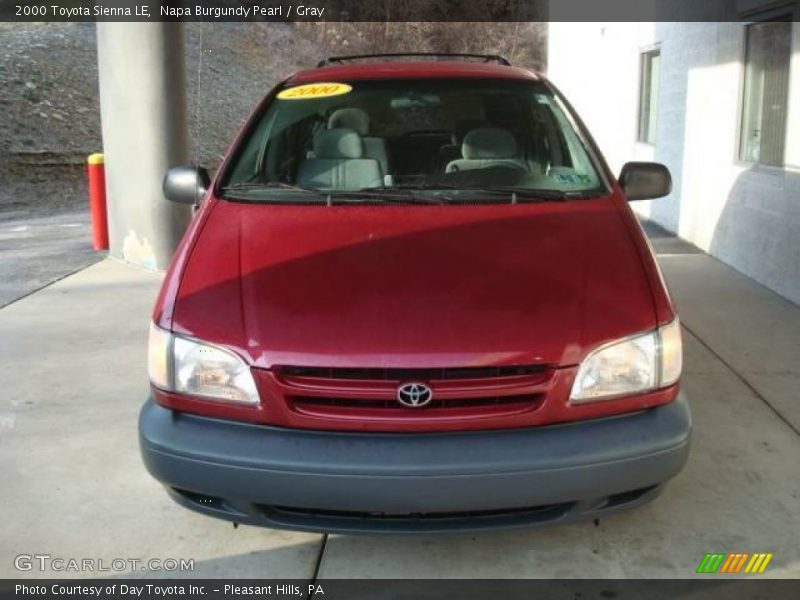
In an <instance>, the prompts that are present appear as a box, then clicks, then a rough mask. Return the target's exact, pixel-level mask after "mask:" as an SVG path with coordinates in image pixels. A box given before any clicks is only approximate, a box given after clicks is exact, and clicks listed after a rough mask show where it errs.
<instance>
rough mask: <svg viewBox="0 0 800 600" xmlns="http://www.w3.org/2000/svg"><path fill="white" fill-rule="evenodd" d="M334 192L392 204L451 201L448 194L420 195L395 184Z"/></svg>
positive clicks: (336, 194)
mask: <svg viewBox="0 0 800 600" xmlns="http://www.w3.org/2000/svg"><path fill="white" fill-rule="evenodd" d="M398 192H399V193H398ZM334 194H335V196H334V197H337V196H339V195H343V196H347V195H350V196H353V197H357V198H366V199H369V198H374V199H379V200H384V201H387V202H391V203H393V204H445V203H447V202H451V201H452V198H451V197H449V196H421V195H419V194H415V193H414V190H413V189H412V188H401V187H397V186H392V187H387V188H378V189H361V190H357V191H355V192H334Z"/></svg>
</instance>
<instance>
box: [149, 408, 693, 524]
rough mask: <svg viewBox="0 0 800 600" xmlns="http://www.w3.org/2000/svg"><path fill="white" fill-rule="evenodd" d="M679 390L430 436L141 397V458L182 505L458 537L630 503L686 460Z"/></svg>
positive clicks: (232, 514) (228, 514)
mask: <svg viewBox="0 0 800 600" xmlns="http://www.w3.org/2000/svg"><path fill="white" fill-rule="evenodd" d="M690 429H691V416H690V413H689V407H688V403H687V401H686V398H685V397H684V396H683V395H681V396H680V397H679V398H678V399H677V400H675V401H674V402H671V403H670V404H667V405H664V406H661V407H657V408H653V409H649V410H646V411H643V412H639V413H633V414H629V415H623V416H618V417H614V418H607V419H597V420H591V421H581V422H575V423H569V424H563V425H554V426H549V427H539V428H535V429H519V430H505V431H479V432H464V433H439V434H430V433H422V434H388V433H386V434H384V433H378V434H376V433H349V432H348V433H341V432H319V431H299V430H288V429H281V428H276V427H268V426H262V425H253V424H247V423H238V422H232V421H223V420H217V419H210V418H207V417H200V416H196V415H190V414H185V413H177V412H174V411H171V410H168V409H165V408H162V407H160V406H157V405H156V404H154V403H153V402H152V401H148V402H147V403H146V404H145V405H144V407H143V409H142V412H141V415H140V422H139V434H140V442H141V449H142V456H143V459H144V463H145V465H146V466H147V469H148V470H149V471H150V473H151V474H152V475H153V476H154V477H155V478H156V479H158V480H159V481H161V482H162V483H163V484H164V485H165V486H167V488H168V489H169V491H170V493H171V494H172V496H173V498H175V499H176V500H177V501H178V502H180V503H181V504H183V505H185V506H187V507H189V508H193V509H195V510H198V511H201V512H204V513H207V514H210V515H213V516H217V517H221V518H226V519H230V520H233V521H238V522H243V523H252V524H257V525H265V526H269V527H284V528H291V529H302V530H308V531H350V532H367V531H368V532H375V531H381V532H418V531H450V530H454V531H464V530H473V529H482V528H505V527H518V526H530V525H535V524H543V523H551V522H557V521H565V520H572V519H574V518H578V517H586V516H592V515H597V514H600V513H605V512H608V511H611V510H616V509H618V508H624V507H628V506H633V505H635V504H640V503H642V502H645V501H647V500H649V499H650V498H652V497H653V496H654V495H656V494H657V493H658V491H659V490H660V484H662V483H663V482H665V481H666V480H668V479H670V478H671V477H673V476H674V475H675V474H677V473H678V471H680V469H681V468H682V467H683V465H684V463H685V462H686V458H687V454H688V449H689V434H690Z"/></svg>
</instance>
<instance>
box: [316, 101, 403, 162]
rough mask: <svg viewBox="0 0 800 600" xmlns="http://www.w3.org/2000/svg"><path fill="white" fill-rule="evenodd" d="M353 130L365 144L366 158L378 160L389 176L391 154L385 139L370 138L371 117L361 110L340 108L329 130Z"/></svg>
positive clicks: (330, 122)
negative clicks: (387, 149)
mask: <svg viewBox="0 0 800 600" xmlns="http://www.w3.org/2000/svg"><path fill="white" fill-rule="evenodd" d="M340 128H345V129H353V130H355V131H356V133H358V135H360V136H361V141H362V142H363V143H364V158H374V159H375V160H377V161H378V162H379V163H380V165H381V169H382V170H383V174H384V175H388V174H389V154H388V152H387V151H386V142H385V141H384V139H383V138H379V137H370V136H369V115H368V114H367V113H366V111H363V110H361V109H360V108H340V109H339V110H335V111H333V113H332V114H331V116H330V117H329V118H328V129H340Z"/></svg>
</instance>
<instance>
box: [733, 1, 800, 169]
mask: <svg viewBox="0 0 800 600" xmlns="http://www.w3.org/2000/svg"><path fill="white" fill-rule="evenodd" d="M787 8H788V9H789V10H787ZM757 12H758V17H757V18H753V12H751V13H750V14H749V15H748V16H749V17H750V18H751V19H752V20H749V21H747V22H745V23H743V24H742V27H741V30H740V31H741V33H740V36H739V42H740V43H739V56H740V57H741V59H740V62H739V66H740V68H739V90H738V111H737V115H736V125H735V127H736V136H735V140H734V142H735V146H734V148H733V162H734V164H735V165H738V166H742V167H751V168H757V169H764V170H775V171H779V170H785V169H786V168H788V167H789V163H788V162H787V156H786V151H787V145H788V135H787V134H788V128H789V123H790V121H791V114H790V112H791V107H790V105H789V102H790V100H791V98H792V88H793V86H795V85H798V84H797V82H794V81H793V77H792V74H793V62H794V60H796V59H795V58H794V52H793V50H794V45H795V42H794V38H795V36H797V35H798V34H800V32H798V31H796V30H795V28H796V27H797V25H796V23H797V21H798V17H800V10H792V9H791V8H790V7H780V8H776V9H772V10H766V11H764V10H761V11H757ZM776 21H782V22H788V23H789V44H790V48H789V60H788V65H787V67H788V81H787V94H786V123H785V124H784V129H785V131H784V136H785V137H784V148H783V157H782V163H781V164H779V165H773V164H768V163H764V162H761V161H760V160H750V159H748V158H746V157H745V156H744V125H745V123H744V121H745V116H746V112H747V103H746V94H747V53H748V52H747V51H748V43H747V42H748V39H747V35H748V29H749V27H751V26H753V25H758V24H762V23H770V22H776Z"/></svg>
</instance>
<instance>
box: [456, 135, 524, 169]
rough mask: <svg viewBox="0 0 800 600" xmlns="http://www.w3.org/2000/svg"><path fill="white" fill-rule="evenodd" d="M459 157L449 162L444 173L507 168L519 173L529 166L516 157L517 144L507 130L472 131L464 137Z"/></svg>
mask: <svg viewBox="0 0 800 600" xmlns="http://www.w3.org/2000/svg"><path fill="white" fill-rule="evenodd" d="M461 155H462V156H463V158H459V159H456V160H453V161H450V162H449V163H448V164H447V167H446V168H445V173H456V172H458V171H471V170H474V169H490V168H496V167H507V168H511V169H516V170H519V171H529V170H530V167H529V165H528V164H527V163H526V162H525V161H524V160H522V159H520V158H519V157H518V156H517V142H516V140H515V139H514V135H513V134H512V133H511V132H510V131H508V130H507V129H499V128H497V127H481V128H478V129H473V130H472V131H470V132H469V133H468V134H467V135H465V136H464V141H463V142H462V144H461Z"/></svg>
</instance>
